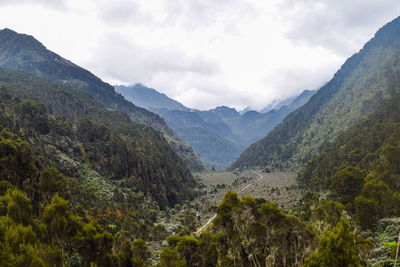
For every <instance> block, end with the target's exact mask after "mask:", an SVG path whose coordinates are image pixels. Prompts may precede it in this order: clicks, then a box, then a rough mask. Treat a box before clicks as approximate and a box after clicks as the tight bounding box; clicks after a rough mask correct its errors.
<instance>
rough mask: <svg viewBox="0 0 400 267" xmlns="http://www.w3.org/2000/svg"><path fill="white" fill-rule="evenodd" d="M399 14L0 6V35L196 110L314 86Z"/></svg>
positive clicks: (354, 7) (331, 9)
mask: <svg viewBox="0 0 400 267" xmlns="http://www.w3.org/2000/svg"><path fill="white" fill-rule="evenodd" d="M398 15H400V3H399V0H335V1H332V0H113V1H110V0H84V1H82V0H0V28H5V27H7V28H11V29H13V30H15V31H18V32H21V33H26V34H31V35H33V36H35V37H36V38H37V39H38V40H40V41H41V42H42V43H43V44H44V45H45V46H46V47H47V48H49V49H50V50H52V51H54V52H56V53H58V54H60V55H62V56H63V57H65V58H67V59H70V60H72V61H73V62H74V63H76V64H78V65H81V66H83V67H84V68H87V69H89V70H90V71H92V72H93V73H94V74H96V75H97V76H99V77H100V78H102V79H103V80H105V81H107V82H109V83H112V84H134V83H142V84H145V85H147V86H150V87H153V88H156V89H157V90H159V91H161V92H163V93H166V94H167V95H169V96H170V97H172V98H174V99H176V100H178V101H180V102H182V103H184V104H185V105H187V106H189V107H192V108H200V109H207V108H213V107H215V106H219V105H228V106H233V107H236V108H239V109H240V108H244V107H247V106H250V107H252V108H257V109H259V108H262V107H264V106H266V105H267V104H269V103H271V102H273V101H274V100H277V99H283V98H285V97H290V96H293V95H296V94H298V93H300V92H301V91H303V90H305V89H317V88H318V87H320V86H321V85H323V84H324V83H325V82H327V81H328V80H329V79H330V78H331V77H332V75H333V74H334V73H335V71H336V70H337V69H338V68H339V67H340V66H341V64H343V62H344V61H345V60H346V58H348V57H349V56H351V55H352V54H354V53H356V52H357V51H358V50H359V49H360V48H361V47H362V45H363V44H364V43H365V42H366V41H368V40H369V39H370V38H371V37H372V36H373V35H374V33H375V32H376V31H377V30H378V29H379V28H380V27H381V26H383V25H384V24H385V23H387V22H389V21H390V20H392V19H394V18H395V17H397V16H398Z"/></svg>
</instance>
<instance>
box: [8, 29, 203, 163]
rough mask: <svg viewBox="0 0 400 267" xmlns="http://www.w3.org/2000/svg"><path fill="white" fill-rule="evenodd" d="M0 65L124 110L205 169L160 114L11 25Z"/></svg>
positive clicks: (187, 158) (133, 119) (189, 159)
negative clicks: (122, 93)
mask: <svg viewBox="0 0 400 267" xmlns="http://www.w3.org/2000/svg"><path fill="white" fill-rule="evenodd" d="M0 66H2V67H5V68H9V69H16V70H22V71H26V72H30V73H33V74H35V75H38V76H41V77H45V78H48V79H50V80H53V81H56V82H60V83H61V84H64V85H68V86H71V87H74V88H77V89H80V90H82V91H85V92H87V93H89V94H90V95H92V96H93V97H94V98H95V99H96V100H98V101H99V102H100V103H102V104H103V105H104V106H105V107H107V108H110V109H113V110H118V111H122V112H125V113H127V114H128V115H129V117H130V119H131V120H132V121H134V122H138V123H144V124H146V125H149V126H150V127H152V128H154V129H156V130H158V131H160V132H162V133H164V134H165V135H166V137H167V138H168V140H169V143H170V145H171V146H172V147H173V148H174V150H175V152H177V153H178V154H179V155H180V156H181V157H182V158H183V159H184V160H185V162H186V163H187V164H188V165H189V166H190V167H191V169H192V170H195V171H200V170H203V169H204V166H203V165H202V163H201V161H200V160H199V159H198V158H197V156H196V155H195V153H194V152H193V151H192V149H191V148H190V147H188V146H187V145H185V144H183V143H182V142H181V141H180V140H178V139H177V138H176V137H175V135H174V133H173V132H172V131H171V129H170V128H169V127H168V126H167V125H166V124H165V122H164V120H163V119H162V118H161V117H160V116H159V115H157V114H155V113H153V112H150V111H148V110H146V109H144V108H140V107H137V106H135V105H134V104H132V103H131V102H130V101H127V100H126V99H124V97H123V96H121V95H120V94H118V93H117V92H115V90H114V87H113V86H111V85H109V84H108V83H105V82H103V81H101V80H100V79H99V78H98V77H96V76H95V75H93V74H92V73H90V72H89V71H87V70H85V69H83V68H81V67H79V66H77V65H75V64H74V63H72V62H70V61H68V60H66V59H64V58H62V57H61V56H59V55H57V54H55V53H53V52H51V51H49V50H47V49H46V47H45V46H44V45H43V44H41V43H40V42H39V41H37V40H36V39H35V38H34V37H32V36H29V35H25V34H18V33H16V32H14V31H12V30H10V29H4V30H1V31H0Z"/></svg>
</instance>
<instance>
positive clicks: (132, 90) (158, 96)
mask: <svg viewBox="0 0 400 267" xmlns="http://www.w3.org/2000/svg"><path fill="white" fill-rule="evenodd" d="M114 88H115V91H117V92H118V93H120V94H121V95H123V96H124V97H125V98H126V99H128V100H129V101H131V102H132V103H134V104H135V105H137V106H139V107H142V108H145V109H150V110H151V109H161V108H165V109H174V110H189V109H188V108H187V107H185V106H184V105H182V104H181V103H179V102H178V101H175V100H173V99H171V98H169V97H168V96H166V95H165V94H162V93H160V92H158V91H156V90H155V89H152V88H148V87H145V86H143V85H141V84H135V85H133V86H124V85H117V86H114Z"/></svg>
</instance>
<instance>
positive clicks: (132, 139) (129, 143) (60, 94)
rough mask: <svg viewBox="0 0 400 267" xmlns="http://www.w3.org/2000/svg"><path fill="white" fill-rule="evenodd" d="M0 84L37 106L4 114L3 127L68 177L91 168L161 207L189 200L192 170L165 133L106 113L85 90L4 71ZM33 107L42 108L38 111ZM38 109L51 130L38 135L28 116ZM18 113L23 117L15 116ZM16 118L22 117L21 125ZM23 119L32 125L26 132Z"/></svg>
mask: <svg viewBox="0 0 400 267" xmlns="http://www.w3.org/2000/svg"><path fill="white" fill-rule="evenodd" d="M0 84H1V85H5V86H6V88H7V91H8V93H9V94H11V95H12V96H13V97H18V98H21V99H29V100H31V101H34V102H26V103H27V104H26V105H27V107H24V106H22V107H21V109H20V110H14V111H12V112H11V115H12V117H9V118H8V117H7V115H8V112H6V113H3V116H6V117H5V118H4V119H3V127H6V128H8V129H9V130H11V131H13V132H14V133H15V134H17V135H18V136H20V137H21V138H23V139H25V140H32V141H31V142H32V143H33V147H34V148H35V149H37V150H39V151H40V154H41V156H43V157H45V158H48V159H49V163H48V164H50V166H55V167H57V168H58V169H59V170H60V171H61V172H63V173H64V174H65V175H67V176H72V177H76V175H78V173H80V172H81V169H82V168H83V169H85V168H84V167H83V166H91V168H89V169H88V170H87V171H95V172H97V173H99V174H100V175H101V176H102V177H108V178H111V179H116V180H121V179H130V181H131V183H132V185H135V187H137V189H138V190H140V191H143V192H145V193H149V194H150V195H152V196H153V198H154V199H155V200H157V202H158V203H159V205H160V206H162V207H166V206H167V205H174V204H175V203H177V202H180V201H182V200H184V199H187V198H190V195H191V194H192V193H191V191H192V190H191V189H190V188H189V187H191V186H192V185H193V178H192V176H191V174H190V171H189V169H188V168H187V165H186V164H184V163H183V161H182V160H181V159H180V158H179V157H178V156H177V155H176V154H175V152H174V151H173V150H172V149H171V148H170V146H169V145H168V143H167V142H166V140H165V139H164V138H163V135H162V134H161V133H159V132H157V131H155V130H153V129H152V128H150V127H148V126H145V125H142V124H137V123H134V122H132V121H131V120H130V119H129V117H128V116H127V115H126V114H125V113H122V112H119V111H109V110H107V109H105V108H104V107H103V106H102V105H101V104H100V103H99V102H97V101H96V100H95V99H93V97H91V96H90V95H88V94H86V93H84V92H82V91H79V90H76V89H73V88H70V87H68V86H64V85H60V84H56V83H53V82H51V81H48V80H46V79H43V78H39V77H36V76H34V75H31V74H27V73H23V72H18V71H14V70H8V69H2V68H0ZM3 90H6V89H5V88H3V89H2V91H3ZM14 102H15V103H18V99H15V100H13V102H11V104H13V103H14ZM35 103H39V104H41V105H42V106H40V105H39V106H38V107H36V106H37V104H35ZM29 105H33V107H32V108H30V107H29ZM30 109H32V111H30ZM35 109H39V110H40V114H41V119H42V120H43V122H40V125H41V124H43V127H45V129H47V130H43V131H44V132H43V133H41V132H40V133H39V134H38V133H36V131H31V130H30V129H29V126H30V125H31V124H29V119H30V116H33V115H34V114H33V115H31V114H30V113H29V112H34V110H35ZM17 111H19V112H20V113H18V114H14V113H17ZM35 112H36V111H35ZM47 112H48V114H46V113H47ZM15 116H16V117H15ZM17 118H22V119H21V120H22V121H21V122H20V123H21V125H22V126H21V125H20V124H19V123H18V119H17ZM32 119H34V118H32ZM25 120H28V121H27V122H26V126H25V127H23V125H24V124H23V122H24V121H25ZM5 122H7V123H5ZM31 123H35V122H34V121H33V122H31ZM38 123H39V122H38ZM58 123H62V125H64V126H63V127H65V128H66V129H64V130H63V131H61V132H60V133H58V132H57V131H56V132H51V133H52V134H51V135H50V136H49V135H48V131H49V130H51V125H52V124H55V125H57V124H58ZM33 125H35V124H33ZM62 125H61V126H62ZM61 126H60V127H61ZM56 140H58V141H56ZM47 147H48V148H47ZM85 164H87V165H85Z"/></svg>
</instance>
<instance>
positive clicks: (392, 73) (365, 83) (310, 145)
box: [231, 18, 400, 169]
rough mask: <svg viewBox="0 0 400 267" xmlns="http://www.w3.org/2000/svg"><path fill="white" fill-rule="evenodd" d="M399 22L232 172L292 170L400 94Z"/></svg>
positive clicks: (245, 155) (252, 148)
mask: <svg viewBox="0 0 400 267" xmlns="http://www.w3.org/2000/svg"><path fill="white" fill-rule="evenodd" d="M399 33H400V18H397V19H395V20H393V21H392V22H390V23H388V24H387V25H385V26H384V27H382V28H381V29H380V30H379V31H378V32H377V33H376V35H375V37H374V38H373V39H372V40H370V41H369V42H368V43H367V44H365V46H364V47H363V49H361V50H360V52H358V53H357V54H355V55H353V56H352V57H351V58H349V59H348V60H347V61H346V62H345V63H344V64H343V66H342V67H341V68H340V69H339V71H338V72H337V73H336V74H335V75H334V77H333V79H332V80H330V81H329V82H328V83H327V84H326V85H325V86H323V87H322V88H321V89H320V90H319V91H318V92H317V93H316V94H315V95H314V96H312V97H311V99H310V101H309V102H308V103H306V104H305V105H304V106H302V107H300V108H299V109H297V110H296V111H295V112H293V113H292V114H290V115H289V116H287V117H286V118H285V119H284V120H283V122H282V123H281V124H280V125H278V126H277V127H276V128H275V129H274V130H273V131H271V132H270V133H269V134H268V135H267V136H266V137H265V138H263V139H261V140H260V141H259V142H257V143H255V144H253V145H251V146H250V147H249V148H248V149H247V150H246V151H245V152H243V153H242V155H241V156H240V157H239V159H238V160H237V161H236V162H235V163H234V164H232V166H231V168H232V169H235V168H245V167H250V166H267V167H269V168H278V169H286V168H289V169H290V168H296V167H298V166H301V164H303V163H306V162H307V161H308V160H310V159H311V158H312V157H313V156H315V155H316V154H317V153H318V152H319V151H320V150H321V149H322V148H323V147H324V146H325V145H326V144H328V143H329V142H331V141H333V140H334V139H335V138H336V137H337V136H338V135H339V134H340V133H341V132H343V131H345V130H347V129H349V128H350V127H351V126H353V125H354V124H355V123H356V122H357V121H359V120H360V119H362V118H365V117H366V116H367V115H368V114H370V113H371V112H372V111H373V110H374V109H375V108H376V107H377V105H379V103H381V101H382V100H383V99H386V98H388V97H390V96H392V95H393V94H395V93H396V92H398V91H399V71H400V64H399V55H400V53H399V52H400V51H399V44H400V34H399Z"/></svg>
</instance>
